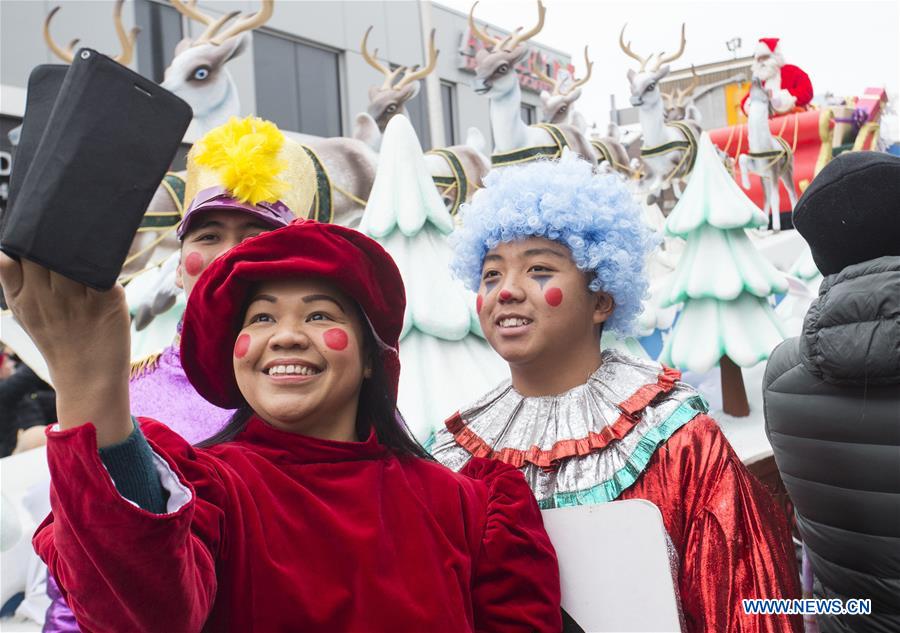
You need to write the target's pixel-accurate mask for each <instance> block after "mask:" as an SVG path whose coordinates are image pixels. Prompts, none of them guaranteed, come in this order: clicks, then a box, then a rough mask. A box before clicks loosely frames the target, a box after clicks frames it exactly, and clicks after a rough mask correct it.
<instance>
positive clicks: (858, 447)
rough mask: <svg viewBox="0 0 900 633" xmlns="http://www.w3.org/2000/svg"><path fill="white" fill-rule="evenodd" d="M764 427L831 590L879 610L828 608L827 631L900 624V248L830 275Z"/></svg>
mask: <svg viewBox="0 0 900 633" xmlns="http://www.w3.org/2000/svg"><path fill="white" fill-rule="evenodd" d="M763 390H764V394H763V395H764V399H765V416H766V431H767V433H768V436H769V441H770V442H771V443H772V448H773V449H774V451H775V461H776V463H777V464H778V470H779V471H780V472H781V477H782V479H783V480H784V484H785V487H786V488H787V491H788V493H789V494H790V496H791V499H792V500H793V502H794V507H795V509H796V512H797V524H798V527H799V529H800V534H801V535H802V537H803V540H804V542H805V543H806V546H807V550H808V552H809V556H810V560H811V562H812V566H813V571H814V573H815V575H816V577H817V578H818V579H819V581H820V582H821V584H822V589H823V592H824V596H823V597H826V598H841V599H847V598H870V599H871V600H872V612H873V614H872V615H870V616H850V615H845V616H827V617H825V616H819V626H820V629H821V631H822V632H823V633H831V632H835V631H884V632H885V633H887V632H891V633H897V632H898V631H900V257H881V258H879V259H873V260H870V261H867V262H863V263H861V264H856V265H853V266H848V267H847V268H845V269H844V270H842V271H841V272H839V273H836V274H834V275H829V276H828V277H826V278H825V280H824V281H823V283H822V286H821V289H820V291H819V297H818V298H817V299H816V300H815V301H814V302H813V304H812V305H811V306H810V309H809V312H807V314H806V319H805V321H804V325H803V333H802V334H801V335H800V337H798V338H793V339H789V340H787V341H785V342H784V343H782V344H781V345H779V346H778V347H777V348H776V349H775V351H774V352H773V353H772V357H771V358H770V359H769V364H768V366H767V367H766V376H765V381H764V385H763Z"/></svg>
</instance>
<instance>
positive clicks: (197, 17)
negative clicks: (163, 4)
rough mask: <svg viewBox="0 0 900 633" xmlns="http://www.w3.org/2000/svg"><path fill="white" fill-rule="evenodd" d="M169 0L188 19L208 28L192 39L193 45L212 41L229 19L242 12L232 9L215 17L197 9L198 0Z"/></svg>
mask: <svg viewBox="0 0 900 633" xmlns="http://www.w3.org/2000/svg"><path fill="white" fill-rule="evenodd" d="M169 1H170V2H171V3H172V6H173V7H175V10H176V11H178V13H180V14H181V15H183V16H184V17H186V18H187V19H189V20H194V21H195V22H199V23H200V24H205V25H206V30H205V31H203V33H202V34H201V35H200V37H197V38H195V39H193V40H192V41H191V46H199V45H201V44H207V43H210V40H211V38H212V37H214V36H215V34H216V33H218V32H219V30H220V29H221V28H222V27H223V26H225V24H226V23H227V22H228V21H229V20H231V19H232V18H234V17H235V16H236V15H239V14H240V11H231V12H229V13H226V14H225V15H223V16H222V17H220V18H214V17H212V16H211V15H206V14H205V13H202V12H201V11H200V10H199V9H197V0H188V2H187V3H185V2H184V0H169Z"/></svg>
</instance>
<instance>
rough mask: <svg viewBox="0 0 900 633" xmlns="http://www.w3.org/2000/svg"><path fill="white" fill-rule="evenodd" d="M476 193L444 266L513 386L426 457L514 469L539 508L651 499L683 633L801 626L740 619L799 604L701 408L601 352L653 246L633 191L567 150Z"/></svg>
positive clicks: (647, 370)
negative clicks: (463, 291) (770, 603)
mask: <svg viewBox="0 0 900 633" xmlns="http://www.w3.org/2000/svg"><path fill="white" fill-rule="evenodd" d="M485 183H486V188H484V189H482V190H481V191H479V192H478V193H477V194H476V195H475V198H474V199H473V201H472V203H471V204H470V205H469V206H468V208H467V207H463V223H462V228H460V229H457V232H456V233H454V235H453V238H452V239H453V241H454V245H455V254H454V261H453V268H454V271H455V272H456V274H457V276H458V277H460V278H461V279H462V280H464V282H465V283H466V284H467V285H468V286H469V287H470V288H472V289H473V290H475V291H476V292H477V293H478V297H477V303H476V310H477V312H478V316H479V321H480V324H481V328H482V330H483V331H484V334H485V337H486V338H487V340H488V342H489V343H490V344H491V346H492V347H493V348H494V350H495V351H496V352H497V353H498V354H500V356H502V357H503V359H504V360H506V361H507V363H509V368H510V375H511V380H508V381H505V382H504V383H502V384H500V385H499V386H497V387H495V388H494V389H492V390H491V391H489V392H488V393H486V394H485V395H484V396H482V397H481V398H479V399H478V400H476V401H475V402H474V403H470V404H467V405H466V406H464V407H462V408H461V409H460V411H459V412H458V413H456V414H455V415H454V416H452V417H451V418H450V419H448V420H447V423H446V427H447V428H446V429H443V430H441V432H440V433H438V434H437V436H436V437H435V440H434V443H433V445H432V453H433V454H434V456H435V457H436V458H437V459H438V460H439V461H440V462H442V463H443V464H446V465H447V466H450V467H451V468H453V469H454V470H458V469H464V468H466V467H468V464H470V463H472V460H473V459H478V458H484V457H490V458H492V459H495V460H497V461H500V462H504V463H507V464H510V465H513V466H516V467H517V468H519V469H520V470H521V471H522V472H523V473H524V475H525V478H526V480H527V481H528V483H529V485H530V487H531V489H532V492H533V493H534V495H535V496H536V498H537V500H538V503H539V505H540V506H541V507H542V508H547V509H549V508H557V507H565V506H575V505H590V504H597V503H607V502H610V501H615V500H618V499H623V500H624V499H646V500H648V501H651V502H652V503H654V504H655V505H656V506H657V507H658V508H659V510H660V512H661V513H662V518H663V523H664V524H665V527H666V531H667V533H668V536H669V539H670V541H671V544H672V546H673V550H674V557H673V558H674V559H675V563H674V565H673V571H674V572H675V573H676V574H677V578H678V593H679V597H680V601H681V607H682V610H683V615H684V623H685V630H686V631H692V632H693V631H704V632H706V631H708V632H709V633H728V632H754V633H755V632H763V631H771V632H775V631H797V630H801V629H802V623H801V620H800V618H799V617H792V618H789V617H788V616H784V615H778V616H774V615H747V614H745V613H744V611H743V608H742V602H741V600H742V599H744V598H798V597H799V588H798V580H799V579H798V574H797V568H796V562H795V560H794V558H793V555H792V553H791V551H790V547H791V538H790V534H789V533H788V530H787V523H786V520H785V517H784V516H783V515H782V514H781V513H780V512H779V510H778V509H777V508H776V506H775V504H774V503H773V501H772V498H771V496H770V495H769V493H768V492H767V491H766V490H765V488H764V487H763V486H762V484H760V483H759V482H758V481H757V480H756V479H755V478H754V477H753V476H752V475H751V474H750V473H749V472H748V471H747V469H746V468H745V467H744V465H743V464H742V463H741V461H740V459H738V457H737V455H736V454H735V452H734V450H733V449H732V447H731V445H730V444H729V443H728V440H727V439H726V438H725V436H724V435H723V434H722V431H721V430H720V429H719V427H718V425H717V424H716V422H715V421H714V420H713V419H712V418H711V417H709V416H708V415H707V414H706V413H707V405H706V402H705V401H704V400H703V398H702V397H701V396H700V395H699V394H698V393H697V392H696V391H695V390H694V389H693V388H691V387H690V386H689V385H687V384H685V383H683V382H680V381H679V380H678V379H679V378H680V372H678V371H677V370H674V369H670V368H668V367H663V366H661V365H660V364H659V363H656V362H652V361H648V360H644V359H639V358H635V357H632V356H629V355H627V354H624V353H622V352H619V351H617V350H612V349H606V350H602V351H601V348H600V336H601V333H602V331H603V328H604V326H608V327H609V328H610V329H611V330H614V331H618V332H624V333H627V332H628V330H629V329H630V327H631V326H632V324H633V322H634V320H635V317H636V316H637V314H638V313H639V311H640V309H641V299H642V297H643V295H644V294H645V292H646V289H647V280H646V277H645V273H644V262H645V258H646V256H647V255H648V253H649V251H650V250H651V249H652V248H653V247H654V246H655V240H654V239H653V238H652V236H651V234H650V232H649V230H648V229H647V228H645V227H644V225H643V223H642V221H641V214H640V209H639V208H638V207H637V205H636V204H635V203H634V201H633V199H632V197H631V193H630V192H629V191H628V189H627V188H626V186H625V185H624V184H623V183H622V182H621V180H620V179H618V178H617V177H615V176H597V175H594V174H593V173H592V168H591V166H590V165H589V164H588V163H586V162H584V161H582V160H580V159H578V158H576V157H574V156H571V155H570V156H564V157H563V158H562V159H561V160H560V161H557V162H550V161H541V162H537V163H533V164H530V165H525V166H522V167H507V168H505V169H503V170H499V171H495V172H491V174H490V176H489V177H488V180H486V181H485ZM751 335H752V333H748V336H751ZM596 546H597V547H609V548H612V547H617V548H628V547H633V546H634V545H633V544H629V543H627V542H625V543H597V544H596ZM635 591H639V588H637V587H636V588H635Z"/></svg>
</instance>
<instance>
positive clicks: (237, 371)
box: [0, 221, 561, 631]
mask: <svg viewBox="0 0 900 633" xmlns="http://www.w3.org/2000/svg"><path fill="white" fill-rule="evenodd" d="M0 274H2V280H3V284H4V290H5V291H6V292H7V297H9V298H10V301H11V304H12V303H14V304H15V309H16V310H17V314H19V315H21V316H22V317H23V319H24V321H25V322H26V323H28V324H29V326H30V327H31V328H32V331H33V332H34V333H37V334H39V336H38V339H39V340H41V341H50V340H59V339H60V338H61V337H60V333H61V332H62V331H63V329H64V328H65V327H68V328H70V329H71V328H73V327H74V326H76V325H77V328H75V329H77V331H78V332H79V333H80V334H81V336H80V337H79V344H80V345H84V346H87V347H88V348H90V349H92V350H97V352H96V354H95V355H94V360H95V363H93V364H89V365H88V366H87V367H85V365H84V363H80V364H78V365H72V364H67V363H66V362H62V361H61V360H60V359H59V357H58V356H59V355H58V352H57V354H53V353H49V357H48V364H49V365H50V367H51V374H52V375H53V376H54V382H55V383H57V384H59V385H61V386H62V388H63V392H64V393H61V394H60V398H59V403H60V405H59V406H60V420H61V424H60V429H61V430H53V431H51V432H49V433H48V443H47V458H48V462H49V465H50V471H51V473H53V477H52V484H51V485H52V495H51V498H52V502H51V507H52V510H53V512H52V514H51V515H50V517H48V519H47V520H46V521H45V522H44V523H43V525H42V526H41V528H40V529H39V530H38V533H37V534H36V535H35V539H34V543H35V548H36V549H37V551H38V553H39V555H40V556H41V557H42V558H43V559H44V560H45V561H46V562H47V564H48V566H49V568H50V571H51V573H52V574H53V575H54V577H55V578H57V579H58V581H59V585H60V587H61V589H62V590H63V592H64V594H65V595H66V597H67V599H68V600H69V604H70V606H71V607H72V610H73V611H74V613H75V615H76V617H77V618H78V621H79V624H81V625H82V627H83V628H84V629H86V630H152V631H156V630H160V631H163V630H165V631H170V630H171V631H187V630H191V631H196V630H201V629H202V630H215V631H219V630H223V631H224V630H234V631H254V630H256V631H273V630H328V631H341V630H345V631H349V630H367V631H400V630H453V631H474V630H489V631H534V630H540V631H556V630H559V629H560V628H561V617H560V610H559V601H560V588H559V574H558V569H557V563H556V556H555V554H554V551H553V548H552V546H551V544H550V541H549V539H548V537H547V535H546V533H545V532H544V529H543V525H542V522H541V516H540V513H539V510H538V507H537V504H536V502H535V501H534V499H533V497H532V496H531V495H530V492H529V489H528V486H527V484H526V483H525V480H524V479H523V477H522V475H521V474H520V473H518V472H517V471H516V470H515V469H514V468H512V467H510V466H508V465H505V464H501V463H499V462H489V461H486V460H473V461H472V463H471V464H470V465H469V466H467V467H466V468H464V469H463V470H462V471H460V473H458V474H457V473H453V472H451V471H450V470H448V469H446V468H444V467H443V466H441V465H440V464H437V463H436V462H434V461H433V460H430V459H427V458H425V454H424V452H423V450H422V448H421V447H419V446H418V445H417V444H416V443H415V441H414V440H413V439H412V438H411V437H410V435H409V432H408V431H407V429H406V427H405V424H404V423H403V419H402V417H400V415H399V413H398V412H397V410H396V401H397V386H398V381H399V371H400V365H399V359H398V353H397V345H398V339H399V336H400V331H401V329H402V325H403V315H404V310H405V298H404V290H403V283H402V280H401V278H400V274H399V271H398V270H397V267H396V265H395V264H394V262H393V260H392V259H391V258H390V256H389V255H388V254H387V253H386V252H385V251H384V250H383V249H382V248H381V247H380V246H379V245H378V244H377V243H376V242H374V241H373V240H370V239H369V238H367V237H365V236H364V235H362V234H360V233H357V232H356V231H353V230H351V229H346V228H343V227H340V226H336V225H327V224H318V223H316V222H302V221H300V222H296V223H294V224H291V225H289V226H287V227H284V228H282V229H278V230H275V231H271V232H268V233H264V234H261V235H259V236H257V237H252V238H249V239H247V240H246V241H244V242H243V243H242V244H241V245H239V246H237V247H235V248H234V249H232V250H231V251H229V252H227V253H225V254H224V255H222V256H221V257H219V258H217V259H215V260H214V261H213V262H212V263H211V264H210V265H209V267H208V268H207V270H206V271H205V272H204V273H203V274H202V275H201V276H200V277H199V279H198V280H197V284H196V286H195V287H194V289H193V292H192V293H191V295H190V298H189V300H188V306H187V310H186V312H185V318H184V327H183V331H182V340H181V349H182V359H183V364H184V368H185V372H186V374H187V376H188V377H189V379H190V380H191V383H192V384H193V385H194V387H195V388H196V389H197V391H198V392H199V393H200V394H201V395H202V396H204V397H205V398H206V399H207V400H209V401H210V402H212V403H214V404H217V405H219V406H223V407H228V408H237V409H239V411H238V412H237V413H236V414H235V416H234V417H233V418H232V420H231V422H229V424H228V425H226V427H225V429H223V431H222V432H221V433H219V434H218V435H217V436H215V437H214V438H211V439H210V440H207V441H206V442H205V443H204V445H203V446H191V445H189V444H188V443H187V442H186V441H184V440H183V439H182V438H181V437H180V436H178V435H177V434H175V433H174V432H172V431H171V430H170V429H168V428H167V427H166V426H164V425H163V424H160V423H158V422H155V421H153V420H149V419H141V420H140V421H139V425H132V423H131V422H130V421H129V420H128V415H127V411H128V397H127V385H126V382H125V381H124V380H121V381H119V380H117V379H115V378H110V375H113V376H115V375H118V374H119V373H122V374H123V375H125V376H127V373H126V372H125V371H124V370H125V369H126V368H127V348H128V345H127V339H128V320H127V308H126V306H125V303H124V297H123V296H122V293H121V292H118V291H113V292H112V293H107V294H101V293H96V292H94V291H90V290H87V291H85V289H84V288H81V287H76V285H75V284H74V282H66V281H65V280H62V279H55V278H54V279H50V278H48V276H49V275H51V274H52V273H49V272H48V271H45V270H43V269H41V268H40V267H39V266H37V265H35V264H31V263H30V262H24V261H23V262H22V264H21V265H20V264H19V263H17V262H13V261H12V260H9V259H8V258H4V257H2V256H0ZM119 290H121V289H119ZM73 320H74V321H73ZM70 321H73V322H72V323H70ZM98 323H99V324H101V325H103V326H104V327H102V328H98V327H97V324H98ZM62 347H65V348H68V347H70V346H68V345H66V344H62ZM46 348H47V350H48V351H49V350H51V348H52V346H51V345H47V346H46ZM120 348H121V349H120ZM123 350H124V352H123ZM120 357H121V358H120ZM116 368H120V369H121V371H119V370H117V369H116ZM120 382H121V384H119V383H120ZM75 387H80V391H79V390H78V389H75ZM73 394H78V395H80V396H84V395H87V396H89V397H88V398H87V400H85V399H84V398H83V397H74V396H73ZM88 420H90V422H87V421H88ZM85 422H87V423H85ZM129 432H130V435H129ZM123 436H127V439H125V441H124V442H121V441H120V440H121V439H122V437H123ZM98 444H99V445H101V446H104V447H105V448H103V449H102V451H101V455H99V456H98V452H97V451H98V448H97V447H98ZM115 460H123V461H129V460H130V463H129V466H130V468H117V467H110V464H111V463H112V462H113V461H115ZM105 466H106V467H105ZM56 473H66V476H65V477H57V476H56ZM110 473H112V481H110ZM111 484H112V485H111ZM86 501H87V502H86ZM99 507H102V508H103V511H102V512H98V511H97V510H96V508H99ZM148 569H150V570H152V573H146V571H147V570H148ZM386 597H389V599H386ZM159 605H166V608H165V609H160V608H159Z"/></svg>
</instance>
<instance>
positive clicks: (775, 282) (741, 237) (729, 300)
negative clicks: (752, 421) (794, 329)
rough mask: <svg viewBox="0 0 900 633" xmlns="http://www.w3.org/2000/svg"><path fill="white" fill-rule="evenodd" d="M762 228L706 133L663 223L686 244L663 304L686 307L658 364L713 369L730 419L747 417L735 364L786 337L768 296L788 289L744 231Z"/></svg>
mask: <svg viewBox="0 0 900 633" xmlns="http://www.w3.org/2000/svg"><path fill="white" fill-rule="evenodd" d="M766 224H767V220H766V217H765V215H763V213H762V211H760V210H759V208H758V207H757V206H756V205H755V204H753V202H751V201H750V199H749V198H748V197H747V196H746V195H745V194H744V192H743V191H741V189H740V188H739V187H738V185H737V183H736V182H735V181H734V179H733V178H732V177H731V175H730V174H729V173H728V172H727V171H726V169H725V167H724V166H723V165H722V162H721V159H720V158H719V156H718V154H717V152H716V151H715V148H714V146H713V144H712V141H710V139H709V135H708V134H705V133H704V134H703V135H702V137H701V139H700V143H699V149H698V152H697V163H696V166H695V167H694V171H693V173H692V175H691V180H690V182H689V183H688V185H687V187H686V188H685V190H684V192H683V193H682V195H681V199H680V200H679V201H678V204H677V205H675V208H674V209H673V210H672V213H671V215H670V216H669V218H668V220H667V221H666V226H665V231H666V233H667V234H669V235H677V236H679V237H683V238H684V239H685V240H686V241H687V244H686V246H685V250H684V254H683V255H682V257H681V260H680V261H679V263H678V266H677V268H676V269H675V272H674V273H673V274H672V277H671V286H670V287H669V288H668V289H667V290H666V292H667V297H666V299H665V300H664V301H663V303H662V305H663V306H666V305H674V304H677V303H682V302H683V303H684V307H683V309H682V311H681V314H680V316H679V317H678V321H677V322H676V324H675V327H674V329H673V331H672V334H671V336H670V337H669V338H668V340H667V341H666V345H665V347H664V348H663V352H662V356H661V357H660V361H661V362H663V363H665V364H669V365H674V366H675V367H679V368H682V369H687V370H690V371H695V372H705V371H708V370H709V369H711V368H712V367H714V366H715V365H716V364H719V365H720V367H721V368H722V392H723V404H724V408H725V412H726V413H729V414H731V415H747V414H748V413H749V405H748V404H747V397H746V392H745V391H744V387H743V379H742V377H741V373H740V367H750V366H752V365H755V364H756V363H758V362H759V361H761V360H765V359H766V358H768V357H769V354H770V353H771V351H772V350H773V349H774V348H775V346H776V345H777V344H778V343H779V342H781V341H782V340H783V338H784V331H783V328H782V325H781V323H780V321H779V319H778V317H777V316H776V315H775V313H774V312H773V310H772V308H771V306H770V305H769V301H768V297H769V296H770V295H772V294H774V293H783V292H786V291H787V281H786V280H785V277H784V275H783V274H782V273H780V272H778V271H777V270H776V269H775V267H774V266H772V264H770V263H769V262H768V261H767V260H766V259H765V258H764V257H762V256H761V255H760V254H759V253H758V252H757V251H756V249H755V248H754V247H753V244H752V243H751V241H750V238H749V237H748V235H747V233H746V232H745V229H747V228H755V227H764V226H766ZM729 409H730V410H729Z"/></svg>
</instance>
